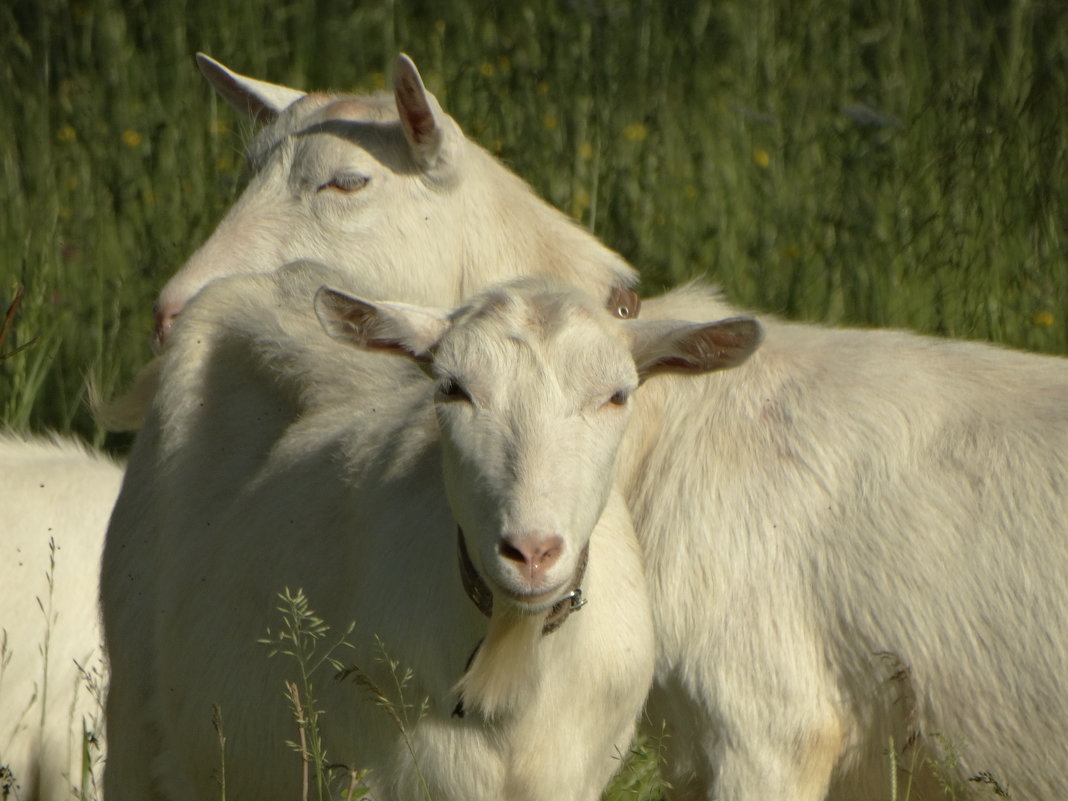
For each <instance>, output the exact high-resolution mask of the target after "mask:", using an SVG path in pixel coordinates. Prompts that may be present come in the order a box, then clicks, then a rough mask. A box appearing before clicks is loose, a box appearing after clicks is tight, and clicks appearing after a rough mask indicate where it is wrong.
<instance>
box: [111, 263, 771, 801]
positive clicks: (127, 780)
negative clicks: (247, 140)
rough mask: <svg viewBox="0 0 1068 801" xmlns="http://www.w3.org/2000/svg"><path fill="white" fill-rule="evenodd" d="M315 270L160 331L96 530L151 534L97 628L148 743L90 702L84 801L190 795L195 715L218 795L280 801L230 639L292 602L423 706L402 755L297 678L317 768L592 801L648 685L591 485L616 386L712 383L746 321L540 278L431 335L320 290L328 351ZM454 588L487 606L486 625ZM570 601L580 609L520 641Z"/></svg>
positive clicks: (203, 773) (627, 589)
mask: <svg viewBox="0 0 1068 801" xmlns="http://www.w3.org/2000/svg"><path fill="white" fill-rule="evenodd" d="M338 280H344V276H339V275H337V274H331V273H329V272H327V271H325V270H323V268H321V267H316V266H314V265H301V266H295V267H291V268H288V269H286V270H283V271H279V272H276V273H274V274H272V275H265V276H238V277H233V278H230V279H225V280H223V281H219V282H215V283H213V284H212V285H211V286H210V287H208V288H206V289H205V291H204V292H202V293H201V294H200V295H199V296H198V297H197V298H196V300H195V301H194V302H193V303H191V304H190V306H189V307H188V308H187V310H186V312H185V313H184V315H183V317H184V319H183V322H182V324H181V325H180V326H177V327H176V328H175V330H174V335H173V338H172V342H171V344H170V345H169V346H168V349H167V352H166V354H165V355H164V362H163V366H162V373H161V381H162V383H161V388H160V392H159V393H157V396H156V403H155V406H154V409H153V411H152V413H151V414H150V415H149V417H148V419H147V421H146V426H145V428H144V429H143V430H142V432H141V436H140V437H139V439H138V444H137V446H136V447H135V450H134V453H133V454H132V455H131V468H130V470H129V473H128V476H129V478H128V479H127V482H126V485H125V486H124V489H123V494H124V496H127V500H128V502H129V507H130V508H134V509H137V510H139V516H135V517H126V516H125V515H123V514H122V513H121V512H117V513H116V517H115V519H114V520H113V522H112V531H113V532H115V531H116V530H117V528H118V527H129V528H130V531H128V532H125V533H126V536H127V537H129V536H130V535H131V534H133V535H136V536H139V537H146V538H148V539H150V540H151V541H152V553H153V559H152V562H151V564H150V565H149V567H150V568H151V570H152V575H153V577H154V581H153V586H152V592H151V595H149V596H148V597H147V598H142V599H141V603H140V616H139V619H138V620H137V621H136V626H137V627H136V628H135V629H133V630H126V631H121V630H120V631H115V632H114V633H115V636H116V638H117V639H118V640H119V641H129V640H134V639H141V640H143V641H145V642H148V643H150V644H153V645H152V646H151V647H152V649H153V665H154V668H153V670H152V674H151V675H150V676H149V677H147V680H146V685H145V687H146V690H147V692H148V695H146V696H145V697H143V698H141V699H140V705H141V708H142V709H148V710H149V711H150V713H151V715H152V716H153V718H152V721H151V722H152V727H151V729H149V731H150V732H158V734H157V735H155V739H150V740H144V739H139V740H137V741H132V740H130V739H129V738H124V737H122V736H121V733H122V732H123V731H124V720H123V718H122V717H120V716H117V713H118V711H119V710H117V708H109V721H108V724H109V731H112V732H113V733H114V734H113V742H112V745H111V748H112V750H111V755H112V756H114V755H115V754H116V753H117V749H120V748H121V749H124V753H123V754H122V755H121V757H122V758H121V761H120V763H119V764H121V765H123V766H124V767H125V769H126V770H125V772H124V773H123V774H121V775H119V774H115V775H114V776H113V774H112V765H110V764H109V766H108V787H107V791H108V795H109V799H110V801H117V800H118V801H121V799H122V798H127V797H135V796H142V797H143V796H151V795H155V796H161V797H165V798H171V799H187V798H189V799H192V798H199V797H203V796H204V795H206V794H208V793H209V792H211V789H212V787H213V782H214V778H213V772H214V769H215V768H216V766H217V765H218V764H219V760H220V754H219V753H218V749H217V746H216V740H215V738H214V737H213V735H212V729H211V725H212V723H211V721H212V714H211V710H212V706H213V705H216V704H217V705H219V707H220V708H221V710H222V717H223V721H224V724H223V725H224V733H225V736H226V749H225V756H226V781H227V790H228V793H233V794H235V795H240V796H242V797H245V796H247V797H255V798H261V799H269V798H279V799H288V798H292V797H294V795H295V794H296V793H297V792H298V780H299V764H298V761H297V760H296V759H293V760H287V759H285V758H284V756H285V753H286V748H285V746H284V741H285V740H286V739H292V738H293V732H294V726H295V724H294V723H293V722H292V719H291V713H290V711H289V710H288V709H287V705H286V703H285V701H284V699H283V698H282V688H283V679H285V678H286V677H287V676H289V675H292V674H293V673H294V671H295V666H294V665H292V664H289V663H287V662H286V661H283V660H282V659H280V658H278V657H276V658H274V659H268V658H267V654H266V649H265V648H264V647H263V646H262V645H258V644H257V642H256V640H257V639H258V638H259V637H262V636H263V633H264V630H265V628H266V627H267V625H268V624H270V623H272V622H274V621H272V614H271V610H272V609H273V608H274V606H275V605H276V604H275V602H274V596H275V594H276V593H277V592H278V591H279V589H280V588H282V587H286V586H289V587H302V588H303V589H304V590H305V592H306V594H307V596H308V598H309V599H310V601H311V603H312V605H313V607H314V608H315V609H316V611H317V612H318V613H319V614H320V615H321V617H323V618H324V619H326V620H328V621H331V622H333V623H335V624H336V625H344V624H345V623H347V622H348V621H350V620H353V621H355V623H356V629H355V631H354V632H353V634H352V642H353V645H354V649H353V651H352V652H351V653H350V652H343V653H342V654H341V657H342V658H343V659H344V660H345V661H346V662H347V661H349V660H350V659H351V661H353V662H355V663H356V664H358V665H359V666H360V667H361V669H362V670H363V671H364V672H365V673H366V674H368V675H369V677H370V679H371V681H372V682H373V683H374V684H376V685H377V686H379V687H390V686H393V683H394V678H393V677H392V676H391V675H390V670H389V666H388V665H384V664H381V663H377V662H376V661H375V656H376V654H378V651H377V648H378V646H377V644H376V643H377V641H378V640H380V641H381V642H382V643H383V644H384V646H385V649H386V651H387V652H388V654H389V657H390V658H391V659H393V660H395V661H396V662H397V663H399V665H400V666H401V669H402V670H403V669H405V668H410V669H411V670H412V671H413V674H412V677H411V679H410V680H409V683H408V685H407V686H406V688H405V693H406V700H407V702H409V703H413V702H414V703H415V704H418V703H419V701H420V700H422V699H424V698H425V699H426V703H427V707H426V712H425V716H424V717H423V719H422V720H421V721H420V722H419V723H418V724H417V725H415V726H414V728H413V729H411V731H410V733H409V736H410V738H411V740H410V742H411V751H409V750H408V747H407V745H406V743H405V740H404V738H402V737H401V736H400V734H399V733H398V732H397V730H396V727H395V724H394V722H393V720H392V719H391V718H390V717H389V716H388V715H387V714H386V713H385V712H383V711H382V710H381V709H378V708H376V706H375V705H374V703H372V702H371V701H370V700H369V699H368V698H366V696H365V695H364V693H363V690H362V689H361V688H359V687H358V686H356V685H355V684H354V683H352V682H340V683H339V682H334V681H332V680H330V678H329V673H324V672H323V671H320V672H319V673H317V674H316V676H315V678H316V680H317V682H318V692H319V698H318V702H319V705H320V706H321V708H323V709H325V710H326V715H325V716H323V717H322V718H321V726H322V730H323V735H324V741H325V744H326V748H327V751H328V753H329V754H330V757H331V760H332V761H344V762H347V763H350V764H352V765H353V766H354V767H371V768H373V773H372V774H371V775H370V777H369V781H370V782H371V784H372V786H373V792H374V794H375V797H376V798H382V799H391V798H395V799H412V798H417V797H422V795H421V790H420V787H421V783H422V782H424V781H425V782H426V785H427V786H428V787H429V789H430V794H431V796H432V797H434V798H438V799H456V800H457V801H460V800H461V799H462V800H463V801H471V800H472V799H486V801H489V800H490V799H501V798H508V799H515V800H517V801H518V800H519V799H545V801H549V800H550V799H553V801H558V800H559V799H576V801H577V800H579V799H581V800H582V801H593V799H596V798H597V797H598V795H599V793H600V792H601V790H602V789H603V786H604V784H605V783H606V782H607V780H608V779H609V778H610V776H611V774H612V773H613V772H614V770H615V769H616V768H617V767H618V764H619V763H618V754H619V752H620V751H623V750H625V749H626V747H627V744H628V742H629V741H630V738H631V734H632V732H633V726H634V723H635V718H636V715H637V713H638V712H639V710H640V708H641V706H642V703H643V701H644V698H645V693H646V691H647V688H648V682H649V680H650V679H651V674H652V667H653V664H652V653H653V642H652V630H651V623H650V614H649V611H648V605H647V600H646V598H645V592H644V579H643V577H642V564H641V559H640V556H639V554H638V549H637V544H636V542H635V541H634V538H633V533H632V531H631V528H630V524H629V520H628V517H627V514H626V511H625V508H624V506H623V504H622V502H621V498H620V496H619V494H618V493H617V492H615V491H614V490H613V463H614V459H615V455H616V452H617V449H618V445H619V441H620V438H621V437H622V435H623V432H624V429H625V428H626V426H627V420H628V417H629V415H630V407H631V404H632V399H631V395H632V393H633V391H634V389H635V387H636V386H637V383H638V380H639V375H648V374H650V373H652V372H656V371H659V370H662V369H674V370H682V369H685V370H690V371H701V370H711V369H719V368H722V367H729V366H733V365H734V364H736V363H738V362H740V361H742V360H743V359H744V358H745V357H746V356H748V354H749V352H751V350H752V349H753V348H754V347H755V346H756V344H757V340H758V338H759V329H758V328H757V326H756V325H755V324H754V323H752V322H751V321H748V320H745V321H740V320H735V321H729V322H723V323H714V324H709V325H696V326H693V325H680V324H671V323H658V324H648V325H647V324H642V323H641V322H640V321H635V322H633V323H632V324H631V323H624V322H622V321H618V320H614V319H613V318H612V317H611V316H610V315H609V314H608V313H607V312H606V311H605V310H604V309H603V308H602V306H603V303H596V304H594V303H593V302H592V301H590V300H587V299H586V298H585V296H583V295H580V294H577V293H574V292H562V291H559V290H555V289H550V288H546V287H545V286H542V285H540V284H534V285H525V284H524V285H519V286H510V287H506V288H502V289H500V290H491V291H489V292H487V293H485V294H483V295H480V296H478V297H477V299H475V300H474V301H472V303H471V304H470V305H469V306H467V307H465V308H464V309H462V310H461V311H459V312H457V313H456V314H454V315H451V316H447V315H445V314H443V313H437V312H430V311H427V310H425V309H419V308H414V307H410V306H404V305H402V304H370V303H367V302H361V301H356V300H353V299H349V298H346V297H345V296H343V295H340V294H337V293H332V292H325V293H323V294H321V295H320V296H319V303H318V311H319V314H320V316H321V318H322V320H323V323H324V324H325V325H326V326H327V328H328V330H329V331H330V332H331V333H332V334H333V335H334V336H335V337H337V338H339V339H342V340H345V341H348V342H350V343H352V344H356V345H358V346H359V349H352V348H342V347H339V346H338V344H337V343H336V342H332V341H331V340H330V339H328V338H327V337H325V336H323V334H322V332H321V331H320V330H319V326H318V324H317V323H316V322H315V319H314V317H313V316H312V315H311V314H310V303H309V302H308V301H305V305H304V306H303V308H302V307H301V304H300V303H299V301H298V300H297V299H299V298H302V297H303V298H308V299H310V297H311V292H312V291H313V287H314V286H316V285H318V284H319V283H323V282H326V283H329V284H333V285H336V281H338ZM361 349H371V350H379V351H381V350H385V351H389V352H391V353H398V354H400V355H402V356H407V357H408V358H407V359H402V358H396V356H388V355H385V356H384V355H382V354H380V353H363V352H362V351H361ZM250 354H251V355H252V358H249V356H250ZM420 367H421V368H422V369H423V370H428V371H430V372H432V373H433V375H434V376H435V377H436V379H437V385H436V387H435V385H434V384H433V383H432V382H430V381H427V379H426V377H425V376H424V375H423V374H422V372H421V370H420ZM265 398H271V399H272V400H271V402H270V403H269V404H267V405H259V404H260V402H261V401H262V400H263V399H265ZM439 426H440V434H439ZM443 464H444V475H445V482H444V483H443V482H442V470H443V466H442V465H443ZM190 499H196V500H195V502H191V501H190ZM123 506H124V505H123V504H120V507H119V508H120V509H121V508H123ZM120 533H122V532H120ZM458 541H459V543H461V546H462V547H461V548H460V552H461V555H460V557H459V558H458V556H457V550H458ZM587 551H588V556H587ZM465 554H466V556H465ZM464 565H466V567H463V566H464ZM463 574H466V577H467V580H468V581H469V582H474V583H475V584H479V585H480V586H481V588H482V589H480V590H479V589H476V590H474V591H473V594H474V596H475V597H476V598H480V599H482V600H483V601H485V599H486V597H487V594H489V595H491V596H492V616H491V618H490V620H489V622H488V624H487V622H486V620H485V618H484V617H483V615H482V613H481V612H480V611H479V610H478V608H476V605H475V604H474V603H472V600H471V599H469V598H468V597H467V594H465V591H464V580H463ZM474 576H478V577H481V582H480V581H479V580H476V579H474V578H473V577H474ZM104 580H105V581H109V580H110V581H116V582H118V583H119V584H121V583H122V581H123V577H121V576H118V577H116V576H110V577H109V576H108V575H107V574H105V578H104ZM576 584H581V588H582V590H583V591H584V592H585V595H586V597H587V598H588V599H589V603H588V604H587V605H586V606H585V607H584V608H583V609H582V611H581V612H579V613H577V614H573V615H571V616H570V617H568V618H567V619H566V621H565V622H563V623H562V624H560V625H559V627H558V628H557V629H556V630H555V631H552V632H551V633H549V634H545V635H544V636H543V635H542V632H543V629H544V628H545V627H546V626H547V615H548V616H549V622H548V625H549V626H550V627H551V626H552V625H554V624H555V618H556V615H557V614H558V613H559V611H560V609H562V608H565V607H566V603H565V607H560V604H561V603H564V599H565V598H566V597H567V596H568V595H569V593H571V591H572V590H573V589H574V587H575V586H576ZM484 605H485V604H484ZM554 609H555V610H556V611H555V612H554V611H551V610H554ZM130 619H131V617H130V616H129V615H126V616H124V617H123V618H121V619H120V622H123V621H128V620H130ZM480 641H481V645H480V646H479V647H478V649H477V652H476V653H475V656H474V659H473V660H472V661H471V663H470V665H468V660H469V659H470V657H471V656H472V652H473V651H475V648H476V645H478V644H479V642H480ZM394 700H395V701H396V699H394ZM461 700H462V709H463V716H462V717H460V716H458V715H457V714H456V711H457V709H458V704H460V702H461ZM149 766H155V772H154V773H153V772H151V771H150V770H149ZM134 788H136V789H134Z"/></svg>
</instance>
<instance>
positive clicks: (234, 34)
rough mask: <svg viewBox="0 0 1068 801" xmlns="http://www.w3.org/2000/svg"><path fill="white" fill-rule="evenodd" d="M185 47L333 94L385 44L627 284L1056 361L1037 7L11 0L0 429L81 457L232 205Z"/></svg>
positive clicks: (1055, 25)
mask: <svg viewBox="0 0 1068 801" xmlns="http://www.w3.org/2000/svg"><path fill="white" fill-rule="evenodd" d="M197 50H204V51H206V52H208V53H209V54H211V55H213V56H214V57H216V58H218V59H220V60H222V61H223V62H224V63H226V64H228V65H229V66H231V67H232V68H234V69H236V70H238V71H240V72H243V73H245V74H249V75H252V76H255V77H260V78H264V79H267V80H271V81H274V82H278V83H285V84H288V85H291V86H295V87H298V88H305V89H310V88H317V89H326V88H332V89H339V90H353V91H359V92H365V91H368V90H372V89H379V88H384V87H388V85H389V80H390V79H389V74H388V70H389V65H390V64H391V63H392V60H393V58H394V56H395V55H396V53H397V52H398V51H400V50H403V51H406V52H408V53H409V54H411V55H412V57H413V58H414V59H415V61H416V63H417V64H418V65H419V66H420V69H421V70H422V72H423V75H424V78H425V80H426V82H427V84H428V86H429V87H430V89H431V90H432V91H434V92H435V93H436V94H437V95H438V97H439V98H440V99H441V101H442V103H443V104H444V106H445V107H446V109H447V110H448V111H449V112H450V113H451V114H452V115H453V116H454V117H455V118H456V119H457V120H458V121H459V122H460V124H461V126H463V128H464V129H465V130H466V131H467V133H468V134H469V135H470V136H471V137H472V138H474V139H475V140H477V141H478V142H480V143H481V144H482V145H484V146H485V147H486V148H488V149H489V150H491V151H492V152H494V153H495V154H497V155H498V156H499V157H500V158H501V159H503V160H504V161H505V162H506V163H507V164H508V165H509V166H511V167H512V168H513V169H514V170H516V171H517V172H518V173H519V174H520V175H522V176H523V177H524V178H526V179H527V180H529V181H530V182H531V183H532V184H533V185H534V187H535V189H536V190H537V191H538V192H539V193H541V194H542V195H544V196H545V197H547V198H548V199H549V200H550V201H551V202H552V203H554V204H555V205H557V206H559V207H560V208H562V209H564V210H565V211H567V212H568V213H570V214H572V215H574V216H575V217H576V218H578V219H579V220H580V221H581V222H582V223H583V224H585V225H587V226H588V227H589V228H590V229H592V230H593V231H594V232H596V233H597V234H598V235H599V236H600V237H602V238H603V239H604V241H605V242H607V243H608V244H609V245H610V246H612V247H614V248H616V249H617V250H619V251H621V252H622V253H623V255H624V256H626V257H627V258H628V259H630V260H631V261H632V262H633V263H634V264H636V265H637V266H638V267H639V268H640V269H641V270H642V273H643V275H644V291H646V292H654V291H656V290H658V289H660V288H662V287H664V286H666V285H670V284H672V283H675V282H677V281H680V280H683V279H686V278H689V277H691V276H709V277H710V278H711V279H712V280H714V281H716V282H718V283H720V284H722V286H723V287H724V288H725V290H726V291H727V293H728V294H729V296H730V297H731V298H732V299H733V300H735V301H736V302H737V303H739V304H741V305H744V306H749V307H753V308H756V309H759V310H763V311H768V312H773V313H777V314H782V315H787V316H790V317H797V318H804V319H809V320H814V321H822V322H828V323H832V324H858V325H877V326H898V327H908V328H913V329H916V330H920V331H925V332H932V333H938V334H944V335H949V336H954V337H966V338H978V339H989V340H993V341H997V342H1002V343H1006V344H1009V345H1012V346H1016V347H1024V348H1030V349H1034V350H1039V351H1045V352H1051V353H1066V352H1068V325H1066V316H1068V232H1066V221H1068V157H1066V149H1068V144H1066V142H1068V3H1065V2H1063V0H1034V1H1029V0H1011V1H1010V0H928V1H922V2H921V0H791V2H785V0H784V1H783V2H773V1H772V0H722V2H706V1H703V0H683V1H682V2H658V1H657V0H635V1H634V2H618V1H617V0H546V1H545V2H529V1H528V2H524V1H523V0H516V1H515V2H509V3H504V2H501V3H490V2H460V1H459V0H447V1H445V2H415V1H412V2H409V1H407V0H394V1H393V2H362V3H361V2H356V3H353V2H341V1H340V0H320V1H319V2H314V1H313V0H301V1H300V2H286V1H285V0H272V1H271V2H259V0H241V1H240V2H233V1H232V0H212V2H202V0H155V1H154V2H148V1H147V0H143V1H142V2H138V0H126V2H119V1H118V0H82V1H81V2H72V1H71V0H8V2H7V3H5V4H4V5H3V7H2V8H0V53H3V61H2V64H0V69H2V73H0V126H2V130H0V143H2V144H0V187H2V190H0V191H2V198H3V203H2V206H0V312H3V311H4V310H5V309H7V307H8V306H9V305H10V303H11V301H12V298H13V296H14V292H15V291H16V287H17V286H21V287H23V289H24V292H25V294H24V296H23V299H22V302H21V306H20V308H19V309H18V311H17V314H16V315H15V316H14V318H13V325H12V327H11V330H10V331H9V333H8V335H7V337H6V340H5V341H4V343H3V345H2V346H0V353H2V355H3V360H2V361H0V417H2V421H3V423H4V424H6V425H7V426H9V427H13V428H16V429H32V430H42V429H55V430H61V431H65V430H73V431H75V432H77V433H78V434H80V435H82V436H84V437H86V438H89V439H91V440H93V441H95V442H98V443H100V442H102V441H103V440H104V433H103V432H102V431H101V430H99V429H98V428H97V427H96V426H95V425H94V423H93V422H92V420H91V418H90V416H89V414H88V411H87V408H86V405H85V391H84V382H85V379H86V378H87V377H92V378H93V379H94V380H95V381H96V382H97V383H98V384H99V386H100V387H101V389H102V390H103V391H104V393H105V394H110V393H112V392H115V391H117V390H119V389H121V388H123V387H124V386H126V385H127V384H128V382H129V381H130V379H131V377H132V376H133V374H134V372H135V371H136V369H137V368H138V367H139V366H140V365H141V364H143V363H144V362H145V361H146V359H147V358H148V355H149V350H148V340H149V334H150V331H151V326H152V317H151V306H152V301H153V299H154V297H155V295H156V293H157V291H158V290H159V289H160V287H161V286H162V285H163V283H164V282H165V280H166V279H167V277H168V276H169V275H170V274H171V273H172V272H174V271H175V270H176V269H177V268H178V267H179V266H180V265H181V264H182V262H183V261H184V260H185V259H186V258H187V257H188V256H189V254H190V253H191V252H192V251H193V250H194V249H195V248H196V246H197V245H198V244H199V243H200V242H201V241H203V239H204V238H205V237H207V236H208V234H209V233H210V232H211V230H212V228H213V226H214V225H215V223H216V222H217V221H218V219H219V218H220V217H221V215H222V214H223V212H224V210H225V209H226V207H227V206H228V205H229V204H230V203H231V202H232V200H233V199H234V197H236V195H237V193H239V192H240V190H241V187H242V181H243V177H242V176H243V147H244V144H245V143H246V142H247V140H248V138H249V137H250V136H251V135H252V133H253V132H252V130H251V129H250V127H249V124H248V123H247V122H245V121H244V120H243V119H240V118H238V116H237V115H235V114H233V113H231V111H230V109H229V108H228V107H225V106H224V105H223V104H222V103H221V102H220V101H217V100H216V99H215V97H214V96H213V94H212V92H211V91H210V89H209V88H208V86H207V84H206V83H205V82H204V81H203V80H202V79H201V78H200V76H199V73H198V72H197V70H196V68H195V65H194V62H193V53H194V52H195V51H197ZM18 348H22V349H21V350H18V351H17V352H15V351H16V349H18ZM124 442H125V441H124V440H122V439H112V440H110V441H109V444H110V445H111V446H112V447H117V448H121V447H122V445H123V444H124Z"/></svg>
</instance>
